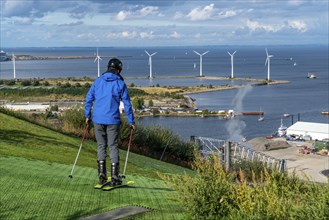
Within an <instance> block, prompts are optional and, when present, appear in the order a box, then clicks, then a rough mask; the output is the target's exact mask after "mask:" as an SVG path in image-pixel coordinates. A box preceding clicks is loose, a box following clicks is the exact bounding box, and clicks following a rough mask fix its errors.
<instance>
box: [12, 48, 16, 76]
mask: <svg viewBox="0 0 329 220" xmlns="http://www.w3.org/2000/svg"><path fill="white" fill-rule="evenodd" d="M12 60H13V70H14V79H16V63H15V55H14V53H13V55H12Z"/></svg>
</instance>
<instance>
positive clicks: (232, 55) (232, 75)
mask: <svg viewBox="0 0 329 220" xmlns="http://www.w3.org/2000/svg"><path fill="white" fill-rule="evenodd" d="M227 53H228V54H229V55H230V56H231V78H232V79H233V78H234V74H233V73H234V71H233V58H234V54H235V53H236V51H234V53H232V54H230V52H228V51H227Z"/></svg>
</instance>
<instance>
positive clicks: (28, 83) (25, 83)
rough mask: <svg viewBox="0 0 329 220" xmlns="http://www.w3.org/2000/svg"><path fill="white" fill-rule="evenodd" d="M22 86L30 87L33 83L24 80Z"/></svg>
mask: <svg viewBox="0 0 329 220" xmlns="http://www.w3.org/2000/svg"><path fill="white" fill-rule="evenodd" d="M21 85H22V86H30V85H31V81H30V80H27V79H26V80H23V81H22V82H21Z"/></svg>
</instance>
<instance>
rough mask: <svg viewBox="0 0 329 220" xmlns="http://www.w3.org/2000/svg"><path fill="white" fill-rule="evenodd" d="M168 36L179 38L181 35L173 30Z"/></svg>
mask: <svg viewBox="0 0 329 220" xmlns="http://www.w3.org/2000/svg"><path fill="white" fill-rule="evenodd" d="M170 37H172V38H176V39H178V38H181V35H180V34H179V33H177V32H176V31H174V32H173V33H171V34H170Z"/></svg>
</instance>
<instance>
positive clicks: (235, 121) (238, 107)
mask: <svg viewBox="0 0 329 220" xmlns="http://www.w3.org/2000/svg"><path fill="white" fill-rule="evenodd" d="M251 90H252V86H250V85H248V86H246V87H244V88H241V89H239V90H238V92H237V94H236V95H235V97H234V98H233V100H232V105H233V106H234V107H233V110H234V112H242V111H243V99H244V97H245V96H246V94H247V93H249V92H250V91H251ZM245 127H246V123H245V122H244V121H241V120H240V119H239V117H234V118H232V119H230V120H229V121H228V122H227V123H226V130H227V132H228V134H229V140H232V141H236V142H241V140H242V139H243V136H242V131H243V129H244V128H245Z"/></svg>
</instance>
